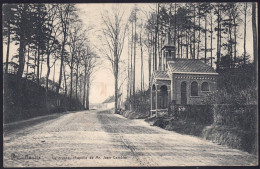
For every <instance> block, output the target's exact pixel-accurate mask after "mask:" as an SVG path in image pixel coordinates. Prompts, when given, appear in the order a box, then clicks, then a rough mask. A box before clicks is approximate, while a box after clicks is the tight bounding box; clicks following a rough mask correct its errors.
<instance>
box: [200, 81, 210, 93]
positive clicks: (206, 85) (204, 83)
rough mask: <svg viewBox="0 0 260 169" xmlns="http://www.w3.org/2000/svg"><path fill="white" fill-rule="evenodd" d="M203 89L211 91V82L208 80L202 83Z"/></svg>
mask: <svg viewBox="0 0 260 169" xmlns="http://www.w3.org/2000/svg"><path fill="white" fill-rule="evenodd" d="M201 91H209V83H208V82H203V83H202V84H201Z"/></svg>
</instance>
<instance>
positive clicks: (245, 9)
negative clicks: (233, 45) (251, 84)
mask: <svg viewBox="0 0 260 169" xmlns="http://www.w3.org/2000/svg"><path fill="white" fill-rule="evenodd" d="M244 12H245V14H244V16H245V20H244V57H243V61H244V64H246V12H247V2H245V7H244Z"/></svg>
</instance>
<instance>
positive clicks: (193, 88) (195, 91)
mask: <svg viewBox="0 0 260 169" xmlns="http://www.w3.org/2000/svg"><path fill="white" fill-rule="evenodd" d="M198 95H199V94H198V83H197V82H195V81H194V82H192V83H191V96H198Z"/></svg>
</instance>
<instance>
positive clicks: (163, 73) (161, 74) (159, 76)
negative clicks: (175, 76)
mask: <svg viewBox="0 0 260 169" xmlns="http://www.w3.org/2000/svg"><path fill="white" fill-rule="evenodd" d="M153 75H154V78H155V79H170V77H169V75H168V73H167V71H158V70H157V71H154V72H153Z"/></svg>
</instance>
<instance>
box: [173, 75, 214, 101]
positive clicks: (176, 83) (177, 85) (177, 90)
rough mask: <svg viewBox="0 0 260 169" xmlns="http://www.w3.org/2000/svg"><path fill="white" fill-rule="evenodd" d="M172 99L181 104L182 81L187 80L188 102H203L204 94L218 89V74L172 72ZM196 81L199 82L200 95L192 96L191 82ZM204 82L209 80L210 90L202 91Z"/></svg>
mask: <svg viewBox="0 0 260 169" xmlns="http://www.w3.org/2000/svg"><path fill="white" fill-rule="evenodd" d="M171 78H172V80H173V83H172V89H173V92H172V96H171V99H172V100H176V103H177V104H181V83H182V82H186V85H187V86H186V89H187V104H201V102H202V100H203V98H204V96H205V95H206V94H207V93H209V92H213V91H215V90H216V87H217V83H216V82H217V75H209V74H172V77H171ZM193 81H196V82H197V83H198V96H191V83H192V82H193ZM203 82H208V84H209V92H205V91H201V85H202V83H203Z"/></svg>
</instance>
